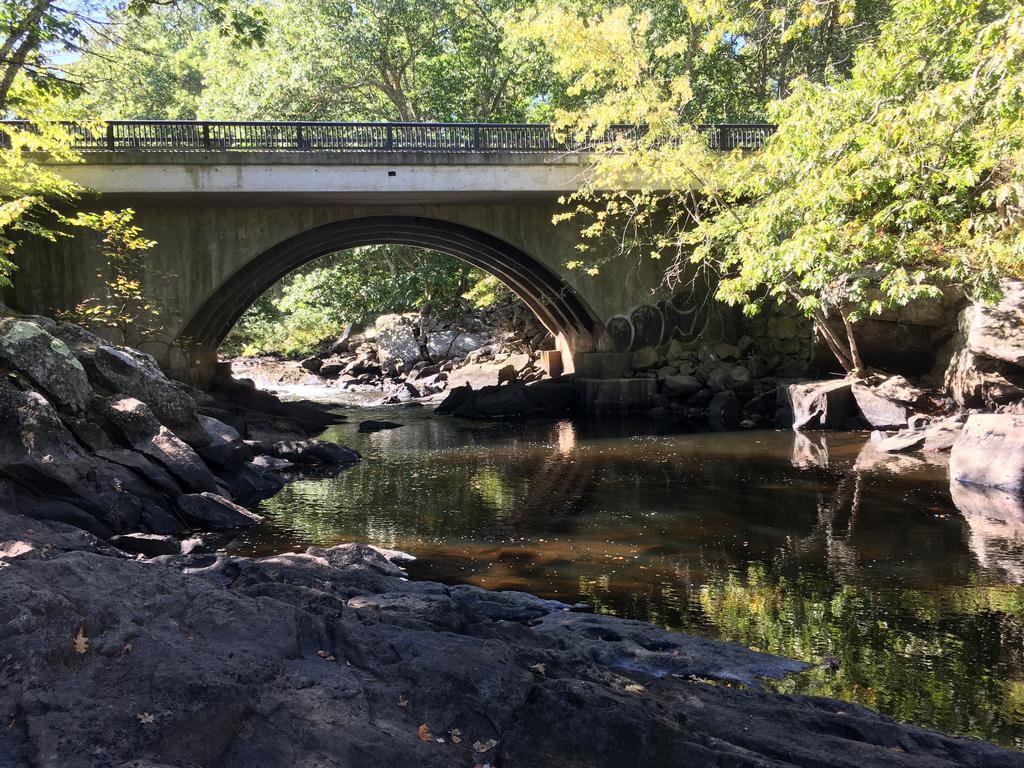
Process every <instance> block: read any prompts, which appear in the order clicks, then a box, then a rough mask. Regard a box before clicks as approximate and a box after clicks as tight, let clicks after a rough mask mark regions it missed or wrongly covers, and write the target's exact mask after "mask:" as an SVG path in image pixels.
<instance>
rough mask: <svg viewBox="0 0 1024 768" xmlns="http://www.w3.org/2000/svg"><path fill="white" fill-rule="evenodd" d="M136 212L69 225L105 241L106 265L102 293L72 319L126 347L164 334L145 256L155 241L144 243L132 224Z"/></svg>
mask: <svg viewBox="0 0 1024 768" xmlns="http://www.w3.org/2000/svg"><path fill="white" fill-rule="evenodd" d="M134 218H135V211H133V210H132V209H131V208H125V209H124V210H122V211H103V212H102V213H79V214H78V215H77V216H75V217H74V218H72V219H70V220H69V222H68V223H69V224H72V225H74V226H78V227H84V228H86V229H90V230H93V231H95V232H99V233H100V234H102V235H103V241H102V242H103V244H102V246H101V251H102V253H103V256H104V259H105V261H106V271H105V273H99V274H97V275H96V276H97V277H98V278H100V279H101V280H102V281H103V293H102V294H101V295H100V296H96V297H92V298H89V299H86V300H84V301H82V302H81V303H79V304H78V305H77V306H76V307H75V308H74V309H73V310H71V312H69V313H68V316H69V318H70V319H71V320H72V321H74V322H76V323H79V324H81V325H83V326H85V327H87V328H95V329H98V328H105V329H110V330H114V331H116V332H117V333H118V335H119V337H120V338H119V340H120V341H121V343H123V344H127V343H129V342H135V341H138V340H140V339H148V338H152V337H154V336H156V335H158V334H159V332H160V331H161V330H163V325H162V323H161V319H160V315H161V310H160V306H159V302H158V301H157V300H156V299H153V298H151V297H150V296H149V295H148V291H147V290H146V285H145V272H146V264H145V254H146V251H148V250H149V249H151V248H152V247H153V246H154V245H156V241H154V240H147V239H146V238H144V237H142V229H141V228H140V227H137V226H135V225H134V224H133V223H132V221H133V220H134Z"/></svg>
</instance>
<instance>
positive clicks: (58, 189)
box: [0, 0, 262, 287]
mask: <svg viewBox="0 0 1024 768" xmlns="http://www.w3.org/2000/svg"><path fill="white" fill-rule="evenodd" d="M179 4H180V5H181V6H183V7H184V6H187V5H189V4H188V3H185V2H184V0H181V2H180V3H179V0H130V2H129V3H128V5H127V8H126V10H125V11H124V12H123V14H120V15H118V14H115V16H114V17H109V16H108V15H106V12H105V9H104V6H103V4H101V3H97V2H93V1H92V0H80V1H78V2H71V3H66V4H59V5H58V4H55V3H54V2H52V0H8V1H7V2H4V3H0V112H2V113H3V115H4V117H12V116H14V117H18V118H21V119H22V120H23V121H24V122H23V123H22V124H21V125H10V124H8V125H5V126H2V127H0V287H3V286H5V285H9V284H10V280H11V275H12V273H13V271H14V264H13V263H12V262H11V260H10V256H11V255H12V254H13V252H14V251H15V249H16V248H17V246H18V244H19V242H20V240H21V238H22V236H24V235H26V234H31V235H35V236H38V237H43V238H46V239H50V240H53V239H56V238H57V237H60V236H63V235H64V234H66V232H65V226H66V225H67V224H68V220H67V218H66V217H65V216H64V215H63V214H62V213H61V211H60V210H58V208H61V209H63V208H66V207H67V205H68V204H70V203H71V202H73V201H74V200H75V199H76V198H77V196H78V195H79V194H80V193H81V191H82V190H81V188H79V187H78V186H77V185H75V184H73V183H71V182H69V181H68V180H66V179H64V178H62V177H60V176H58V175H57V174H55V173H53V172H52V171H51V170H49V168H48V167H47V166H45V165H42V164H40V163H38V162H36V158H37V157H38V156H39V155H44V154H45V155H47V156H49V157H50V158H52V159H56V160H60V161H62V162H74V161H75V160H77V159H78V156H77V155H76V153H75V152H74V151H73V149H72V146H73V144H74V135H73V133H74V132H73V129H71V128H69V127H67V126H64V125H62V124H61V121H62V120H63V119H65V118H67V117H69V116H71V112H70V111H69V107H68V104H67V101H66V100H67V99H68V98H70V97H79V96H81V95H82V93H83V82H82V81H81V80H79V79H77V78H76V77H75V76H73V74H69V72H68V71H67V69H68V68H67V67H66V66H65V64H64V60H65V59H66V57H67V56H74V55H79V54H82V53H84V52H85V50H86V43H87V42H88V41H89V40H92V41H93V42H95V41H97V40H100V41H104V44H105V45H107V46H108V47H109V46H110V45H114V42H115V41H116V29H117V28H118V19H123V18H127V19H133V18H139V17H141V16H144V15H146V14H147V13H148V12H149V11H150V9H151V8H152V7H154V6H161V7H163V6H174V7H177V6H178V5H179ZM202 9H203V10H202V13H203V14H204V15H205V17H206V18H208V19H210V20H211V23H213V24H216V25H220V26H221V27H222V28H223V29H225V30H230V34H232V35H234V36H236V37H237V38H239V39H241V40H255V39H259V37H260V34H261V22H260V20H261V18H262V11H261V10H260V8H259V7H258V6H253V7H249V6H247V5H245V4H242V3H239V4H235V0H203V3H202ZM88 117H89V120H87V121H86V127H89V126H90V125H91V124H92V122H93V120H94V119H95V118H96V117H98V115H88Z"/></svg>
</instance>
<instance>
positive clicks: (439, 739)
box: [434, 736, 444, 744]
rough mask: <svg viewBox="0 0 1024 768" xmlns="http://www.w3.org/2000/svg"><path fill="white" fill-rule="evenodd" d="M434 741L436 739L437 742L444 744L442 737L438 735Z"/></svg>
mask: <svg viewBox="0 0 1024 768" xmlns="http://www.w3.org/2000/svg"><path fill="white" fill-rule="evenodd" d="M434 741H436V742H437V743H438V744H444V739H443V738H441V737H440V736H438V737H437V738H436V739H434Z"/></svg>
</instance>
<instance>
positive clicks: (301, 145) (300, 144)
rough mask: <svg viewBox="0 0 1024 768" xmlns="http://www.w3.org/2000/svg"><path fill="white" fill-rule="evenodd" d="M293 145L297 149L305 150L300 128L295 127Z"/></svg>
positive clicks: (298, 126) (299, 126)
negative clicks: (294, 144)
mask: <svg viewBox="0 0 1024 768" xmlns="http://www.w3.org/2000/svg"><path fill="white" fill-rule="evenodd" d="M295 143H296V146H297V147H298V148H299V149H305V148H306V147H305V141H304V140H303V138H302V126H301V125H296V126H295Z"/></svg>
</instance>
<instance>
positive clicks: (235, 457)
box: [0, 317, 359, 551]
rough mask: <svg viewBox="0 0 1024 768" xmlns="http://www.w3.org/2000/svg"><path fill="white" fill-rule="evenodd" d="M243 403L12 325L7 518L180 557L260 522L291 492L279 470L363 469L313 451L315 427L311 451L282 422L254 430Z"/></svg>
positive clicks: (57, 329)
mask: <svg viewBox="0 0 1024 768" xmlns="http://www.w3.org/2000/svg"><path fill="white" fill-rule="evenodd" d="M264 397H268V396H264ZM271 399H272V398H271ZM197 400H198V402H197ZM233 401H234V402H231V403H223V402H221V401H219V400H218V399H216V398H214V397H212V396H210V395H206V394H203V393H198V392H194V391H190V390H188V389H187V388H186V387H184V386H183V385H180V384H178V383H176V382H173V381H171V380H169V379H168V378H167V377H166V376H165V375H164V374H163V372H162V371H161V370H160V368H159V367H158V366H157V364H156V361H155V360H154V359H153V358H152V357H150V356H149V355H146V354H144V353H142V352H139V351H138V350H135V349H131V348H128V347H121V346H116V345H113V344H110V343H108V342H106V341H105V340H103V339H102V338H100V337H98V336H96V335H94V334H92V333H90V332H88V331H86V330H84V329H83V328H81V327H79V326H77V325H73V324H70V323H56V322H54V321H53V320H50V319H47V318H41V317H31V318H19V317H9V318H6V319H3V320H0V509H3V510H6V511H8V512H16V513H20V514H23V515H26V516H28V517H32V518H37V519H41V520H50V521H59V522H63V523H68V524H70V525H74V526H76V527H78V528H81V529H84V530H86V531H88V532H90V533H92V534H94V535H96V536H98V537H100V538H103V539H108V540H109V539H111V538H112V537H114V536H116V535H119V534H130V533H142V534H149V535H150V536H156V537H161V536H162V537H167V539H166V542H165V544H164V545H159V544H156V543H154V542H155V540H154V539H150V540H149V544H148V545H146V544H145V542H146V541H147V540H146V539H140V540H139V541H142V542H143V544H139V543H138V542H134V543H132V544H131V545H130V546H132V547H135V548H138V547H139V546H143V545H146V546H147V547H148V549H147V551H153V548H154V547H156V548H158V549H159V548H160V546H164V547H170V548H172V549H173V548H174V547H176V546H177V539H176V538H174V537H180V536H182V535H184V534H186V533H188V532H189V531H194V530H197V529H198V530H218V529H224V528H234V527H239V526H245V525H252V524H254V523H256V522H258V521H259V517H258V516H257V515H255V514H253V513H252V512H250V511H249V510H248V509H246V508H245V507H244V506H242V505H244V504H247V503H251V502H252V501H254V500H257V499H259V498H260V497H264V496H267V495H271V494H273V493H275V492H276V491H278V490H279V489H280V488H281V487H282V485H283V484H284V480H283V479H282V478H281V477H280V476H279V475H278V474H276V471H277V470H280V469H284V468H290V467H292V466H295V465H297V464H318V465H323V464H338V463H351V462H354V461H357V460H358V458H359V456H358V454H357V453H355V452H354V451H351V450H349V449H347V448H342V447H340V446H336V445H332V444H330V443H325V442H322V441H317V440H308V439H305V438H306V437H308V433H305V432H304V431H303V428H302V423H303V422H302V420H301V419H300V420H299V421H298V422H296V421H291V422H290V423H289V424H288V425H287V427H288V429H287V434H288V435H290V436H292V437H295V438H299V439H287V440H281V439H280V435H276V436H275V433H274V428H275V427H276V426H280V425H282V423H283V422H289V419H288V418H287V416H285V415H284V414H283V413H282V412H278V413H277V414H272V413H271V414H267V413H263V414H261V415H259V416H257V417H256V418H254V419H253V425H254V427H259V428H261V429H254V430H249V429H248V426H249V425H248V423H247V420H246V418H247V417H246V415H245V414H246V410H245V408H244V407H242V406H240V405H239V401H240V398H239V397H234V398H233ZM275 402H276V401H275ZM277 406H278V407H281V408H282V409H283V406H281V404H280V403H277ZM268 420H270V421H268ZM243 433H244V434H246V436H247V437H250V438H251V437H258V438H262V439H248V440H247V439H244V438H243ZM268 438H269V439H268Z"/></svg>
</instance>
